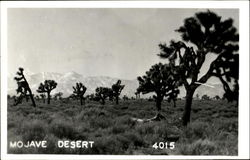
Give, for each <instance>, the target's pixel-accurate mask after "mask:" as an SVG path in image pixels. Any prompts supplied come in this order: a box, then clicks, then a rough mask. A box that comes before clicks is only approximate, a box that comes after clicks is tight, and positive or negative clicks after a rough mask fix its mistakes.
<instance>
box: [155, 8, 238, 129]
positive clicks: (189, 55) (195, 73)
mask: <svg viewBox="0 0 250 160" xmlns="http://www.w3.org/2000/svg"><path fill="white" fill-rule="evenodd" d="M176 31H177V32H178V33H180V34H181V37H182V40H183V41H179V42H175V41H171V42H170V44H169V45H166V44H160V45H159V47H160V49H161V53H160V54H159V56H160V57H161V58H167V59H168V60H169V61H170V62H173V63H176V65H178V66H179V74H180V75H181V81H182V82H183V84H184V87H185V89H186V104H185V109H184V113H183V118H182V120H183V125H187V123H189V122H190V114H191V106H192V99H193V94H194V92H195V90H196V89H197V88H198V87H199V86H200V85H201V84H203V83H206V82H207V81H208V79H209V78H211V77H217V78H218V79H219V80H220V81H221V83H222V84H223V87H224V90H225V95H224V96H225V97H226V98H227V99H228V100H229V101H232V100H236V101H238V90H239V85H238V77H239V54H238V49H239V46H238V41H239V35H238V33H237V29H236V28H235V27H234V26H233V20H232V19H231V18H230V19H226V20H222V18H221V17H220V16H218V15H216V14H215V13H213V12H210V11H207V12H199V13H196V14H195V16H193V17H190V18H187V19H185V21H184V25H183V26H181V27H180V28H179V29H177V30H176ZM208 55H209V56H214V60H213V61H212V62H211V64H210V66H209V68H208V70H207V72H205V74H204V73H202V74H200V71H201V68H202V66H203V64H204V62H206V61H207V57H209V56H208ZM188 80H191V82H188ZM232 84H234V85H232ZM230 86H233V87H230Z"/></svg>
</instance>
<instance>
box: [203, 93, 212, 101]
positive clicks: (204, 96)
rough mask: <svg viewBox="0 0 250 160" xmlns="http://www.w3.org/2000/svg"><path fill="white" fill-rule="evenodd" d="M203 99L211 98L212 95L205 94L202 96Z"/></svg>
mask: <svg viewBox="0 0 250 160" xmlns="http://www.w3.org/2000/svg"><path fill="white" fill-rule="evenodd" d="M201 99H202V100H210V97H209V96H208V95H206V94H204V95H203V96H202V97H201Z"/></svg>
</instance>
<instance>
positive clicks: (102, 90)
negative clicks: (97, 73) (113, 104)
mask: <svg viewBox="0 0 250 160" xmlns="http://www.w3.org/2000/svg"><path fill="white" fill-rule="evenodd" d="M95 92H96V94H95V96H96V97H97V98H98V99H100V100H101V104H102V105H104V104H105V99H106V98H108V97H109V98H110V99H112V98H113V90H112V89H111V88H107V87H97V88H96V90H95Z"/></svg>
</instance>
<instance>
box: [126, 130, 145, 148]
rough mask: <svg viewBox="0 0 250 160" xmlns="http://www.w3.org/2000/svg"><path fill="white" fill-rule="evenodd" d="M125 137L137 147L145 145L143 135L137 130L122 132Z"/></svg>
mask: <svg viewBox="0 0 250 160" xmlns="http://www.w3.org/2000/svg"><path fill="white" fill-rule="evenodd" d="M122 135H123V136H124V137H126V138H127V139H129V141H130V142H131V143H132V144H133V145H134V146H135V147H143V146H144V145H145V143H144V140H143V139H142V137H141V136H140V135H139V134H138V133H136V132H125V133H123V134H122Z"/></svg>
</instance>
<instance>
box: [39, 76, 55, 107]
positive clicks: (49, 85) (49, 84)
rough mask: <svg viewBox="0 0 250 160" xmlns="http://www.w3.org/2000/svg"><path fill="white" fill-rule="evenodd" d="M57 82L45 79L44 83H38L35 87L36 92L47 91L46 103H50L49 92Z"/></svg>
mask: <svg viewBox="0 0 250 160" xmlns="http://www.w3.org/2000/svg"><path fill="white" fill-rule="evenodd" d="M56 86H57V83H56V82H55V81H54V80H45V81H44V84H43V83H40V86H39V87H38V89H37V92H38V93H47V99H48V104H50V98H51V96H50V93H51V91H52V90H53V89H55V88H56Z"/></svg>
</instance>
